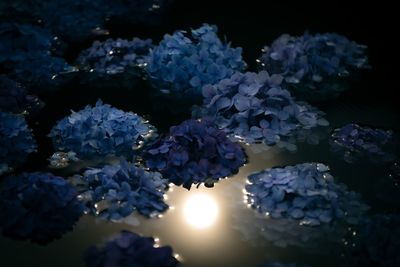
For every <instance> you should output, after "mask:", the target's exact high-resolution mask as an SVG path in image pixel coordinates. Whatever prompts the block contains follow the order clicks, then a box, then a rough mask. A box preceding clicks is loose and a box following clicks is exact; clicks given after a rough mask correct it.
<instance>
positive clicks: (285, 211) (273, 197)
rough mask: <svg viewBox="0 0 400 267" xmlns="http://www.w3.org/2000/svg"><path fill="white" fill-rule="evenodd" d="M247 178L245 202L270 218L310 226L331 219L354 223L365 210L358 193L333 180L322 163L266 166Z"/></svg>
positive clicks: (328, 221) (327, 168) (327, 221)
mask: <svg viewBox="0 0 400 267" xmlns="http://www.w3.org/2000/svg"><path fill="white" fill-rule="evenodd" d="M248 181H249V184H248V185H246V191H247V192H246V195H247V200H248V203H249V204H251V206H252V208H254V209H256V210H257V211H258V212H260V213H262V214H267V215H268V216H271V217H272V218H291V219H295V220H299V222H300V224H302V225H311V226H315V225H320V224H323V223H330V222H331V221H335V220H341V221H345V222H347V223H349V224H357V223H358V222H359V220H360V219H361V216H362V215H363V213H364V212H365V211H366V210H367V209H368V207H367V206H366V205H365V204H364V203H363V202H362V201H361V197H360V195H359V194H357V193H355V192H353V191H348V190H347V188H346V186H345V185H343V184H337V183H335V182H334V180H333V177H332V176H331V175H330V174H329V167H328V166H326V165H324V164H322V163H304V164H298V165H294V166H287V167H284V168H271V169H266V170H264V171H261V172H258V173H254V174H252V175H250V176H249V177H248Z"/></svg>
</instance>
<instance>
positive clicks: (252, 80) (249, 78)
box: [194, 71, 329, 150]
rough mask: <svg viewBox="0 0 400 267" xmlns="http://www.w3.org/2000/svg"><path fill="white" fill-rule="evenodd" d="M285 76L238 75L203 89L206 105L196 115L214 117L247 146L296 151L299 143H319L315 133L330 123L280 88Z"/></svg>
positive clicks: (216, 121)
mask: <svg viewBox="0 0 400 267" xmlns="http://www.w3.org/2000/svg"><path fill="white" fill-rule="evenodd" d="M282 79H283V78H282V76H280V75H271V76H270V75H269V74H268V73H267V72H265V71H262V72H260V73H252V72H247V73H244V74H243V73H235V74H234V75H232V77H230V78H229V79H224V80H222V81H220V82H219V83H217V84H215V85H206V86H204V87H203V96H204V102H203V106H202V107H201V108H200V110H197V111H194V116H200V117H208V118H211V119H212V120H213V121H215V123H216V124H217V125H218V127H219V128H220V129H222V130H223V131H225V132H226V133H227V134H228V135H229V136H230V137H232V138H235V139H239V140H242V141H244V142H247V143H255V142H264V143H265V144H267V145H275V144H278V145H281V146H284V147H287V148H288V149H290V150H294V149H296V146H295V145H294V144H295V142H296V141H297V140H304V139H307V141H308V142H309V143H318V136H317V135H316V134H313V133H312V131H313V130H315V129H316V128H317V127H318V126H327V125H328V124H329V123H328V122H327V121H326V120H325V119H324V118H323V116H324V113H323V112H321V111H319V110H317V109H316V108H313V107H311V106H309V105H308V104H306V103H303V102H296V101H294V99H293V98H292V97H291V95H290V93H289V92H288V91H286V90H285V89H283V88H282V87H281V82H282Z"/></svg>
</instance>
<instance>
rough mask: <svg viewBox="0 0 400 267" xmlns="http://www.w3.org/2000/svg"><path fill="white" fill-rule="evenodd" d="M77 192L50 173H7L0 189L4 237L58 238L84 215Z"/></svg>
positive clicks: (42, 241)
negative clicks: (7, 175)
mask: <svg viewBox="0 0 400 267" xmlns="http://www.w3.org/2000/svg"><path fill="white" fill-rule="evenodd" d="M76 196H77V192H76V191H75V189H74V188H73V187H72V186H71V185H70V184H68V183H67V182H66V181H65V180H64V179H63V178H61V177H57V176H53V175H52V174H49V173H38V172H37V173H23V174H21V175H18V176H9V177H7V178H6V179H5V180H4V183H3V185H2V187H1V189H0V230H1V233H2V234H3V235H5V236H8V237H11V238H14V239H21V240H31V241H32V242H36V243H39V244H46V243H48V242H50V241H52V240H54V239H58V238H60V237H61V236H62V235H63V234H64V233H66V232H67V231H70V230H72V227H73V225H74V224H75V223H76V222H77V221H78V219H79V218H80V217H81V215H82V214H83V206H82V204H81V203H80V202H79V201H78V200H77V198H76Z"/></svg>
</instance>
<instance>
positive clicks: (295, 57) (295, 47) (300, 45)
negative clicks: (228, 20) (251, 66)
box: [259, 33, 369, 100]
mask: <svg viewBox="0 0 400 267" xmlns="http://www.w3.org/2000/svg"><path fill="white" fill-rule="evenodd" d="M365 50H366V46H363V45H359V44H357V43H355V42H353V41H350V40H348V39H347V38H346V37H344V36H341V35H338V34H335V33H326V34H316V35H310V34H307V33H306V34H304V35H302V36H300V37H293V36H290V35H288V34H284V35H282V36H280V37H279V38H278V39H276V40H275V41H274V42H273V43H272V45H271V46H270V47H264V49H263V52H264V54H263V55H262V56H261V58H260V59H259V62H260V65H261V68H262V69H265V70H267V71H268V72H269V73H271V74H281V75H282V76H283V77H284V82H285V84H286V86H287V87H288V89H289V90H290V91H291V92H293V93H294V94H295V95H296V97H298V98H300V99H305V100H326V99H329V98H332V97H335V96H337V95H339V93H340V92H341V91H343V90H345V89H346V87H347V86H346V82H347V81H348V78H349V76H351V75H352V74H353V73H354V72H356V71H358V70H360V69H365V68H368V67H369V66H368V58H367V55H366V51H365Z"/></svg>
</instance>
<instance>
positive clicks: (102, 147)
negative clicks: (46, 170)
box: [49, 100, 154, 158]
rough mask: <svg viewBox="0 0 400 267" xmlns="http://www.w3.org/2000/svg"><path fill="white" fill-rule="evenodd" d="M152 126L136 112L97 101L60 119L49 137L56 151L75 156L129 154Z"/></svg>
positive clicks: (140, 144)
mask: <svg viewBox="0 0 400 267" xmlns="http://www.w3.org/2000/svg"><path fill="white" fill-rule="evenodd" d="M153 132H154V127H153V126H151V125H150V124H149V123H148V122H147V121H145V120H144V119H143V118H141V117H140V116H138V115H136V114H134V113H132V112H124V111H122V110H119V109H116V108H113V107H111V106H110V105H107V104H103V103H102V102H101V101H100V100H99V101H97V103H96V105H95V106H94V107H91V106H86V107H85V108H84V109H83V110H81V111H78V112H72V114H71V115H70V116H68V117H66V118H64V119H62V120H60V121H59V122H58V123H57V124H56V125H55V126H54V127H53V129H52V130H51V132H50V135H49V136H50V137H51V138H52V141H53V146H54V148H55V150H57V151H73V152H75V153H76V154H77V156H78V157H80V158H83V157H96V156H105V155H108V154H114V155H117V156H120V155H122V156H127V157H129V156H132V155H134V154H135V151H136V150H137V149H139V148H141V146H142V145H143V143H144V142H145V141H146V140H147V139H148V138H150V137H152V136H153V135H154V134H153Z"/></svg>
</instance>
